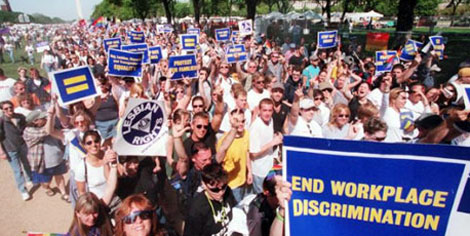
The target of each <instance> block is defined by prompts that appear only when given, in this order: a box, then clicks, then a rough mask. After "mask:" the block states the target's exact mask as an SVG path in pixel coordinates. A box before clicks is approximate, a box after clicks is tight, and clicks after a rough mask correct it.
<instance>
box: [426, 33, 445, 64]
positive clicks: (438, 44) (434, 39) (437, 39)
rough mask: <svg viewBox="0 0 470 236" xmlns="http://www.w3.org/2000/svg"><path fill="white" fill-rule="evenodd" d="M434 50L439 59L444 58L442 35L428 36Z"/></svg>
mask: <svg viewBox="0 0 470 236" xmlns="http://www.w3.org/2000/svg"><path fill="white" fill-rule="evenodd" d="M429 40H430V41H431V44H432V47H433V48H434V52H436V54H437V56H439V60H442V59H444V38H443V37H442V36H431V37H429Z"/></svg>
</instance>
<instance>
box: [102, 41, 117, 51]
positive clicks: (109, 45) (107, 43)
mask: <svg viewBox="0 0 470 236" xmlns="http://www.w3.org/2000/svg"><path fill="white" fill-rule="evenodd" d="M103 45H104V51H106V52H108V49H110V48H114V49H121V38H109V39H105V40H103Z"/></svg>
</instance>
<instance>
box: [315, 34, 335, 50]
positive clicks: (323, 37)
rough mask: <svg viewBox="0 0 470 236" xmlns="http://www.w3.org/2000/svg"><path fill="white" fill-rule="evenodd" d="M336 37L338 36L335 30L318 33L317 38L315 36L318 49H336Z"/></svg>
mask: <svg viewBox="0 0 470 236" xmlns="http://www.w3.org/2000/svg"><path fill="white" fill-rule="evenodd" d="M337 36H338V31H337V30H333V31H322V32H318V36H317V42H318V48H332V47H336V39H337Z"/></svg>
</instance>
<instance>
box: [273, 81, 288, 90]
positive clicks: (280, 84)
mask: <svg viewBox="0 0 470 236" xmlns="http://www.w3.org/2000/svg"><path fill="white" fill-rule="evenodd" d="M277 88H280V89H282V90H285V89H284V84H282V83H281V82H276V83H274V85H273V88H272V89H277Z"/></svg>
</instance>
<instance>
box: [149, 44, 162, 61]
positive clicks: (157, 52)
mask: <svg viewBox="0 0 470 236" xmlns="http://www.w3.org/2000/svg"><path fill="white" fill-rule="evenodd" d="M149 57H150V63H151V64H157V63H158V62H159V61H160V60H161V59H162V47H161V46H154V47H150V48H149Z"/></svg>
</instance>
